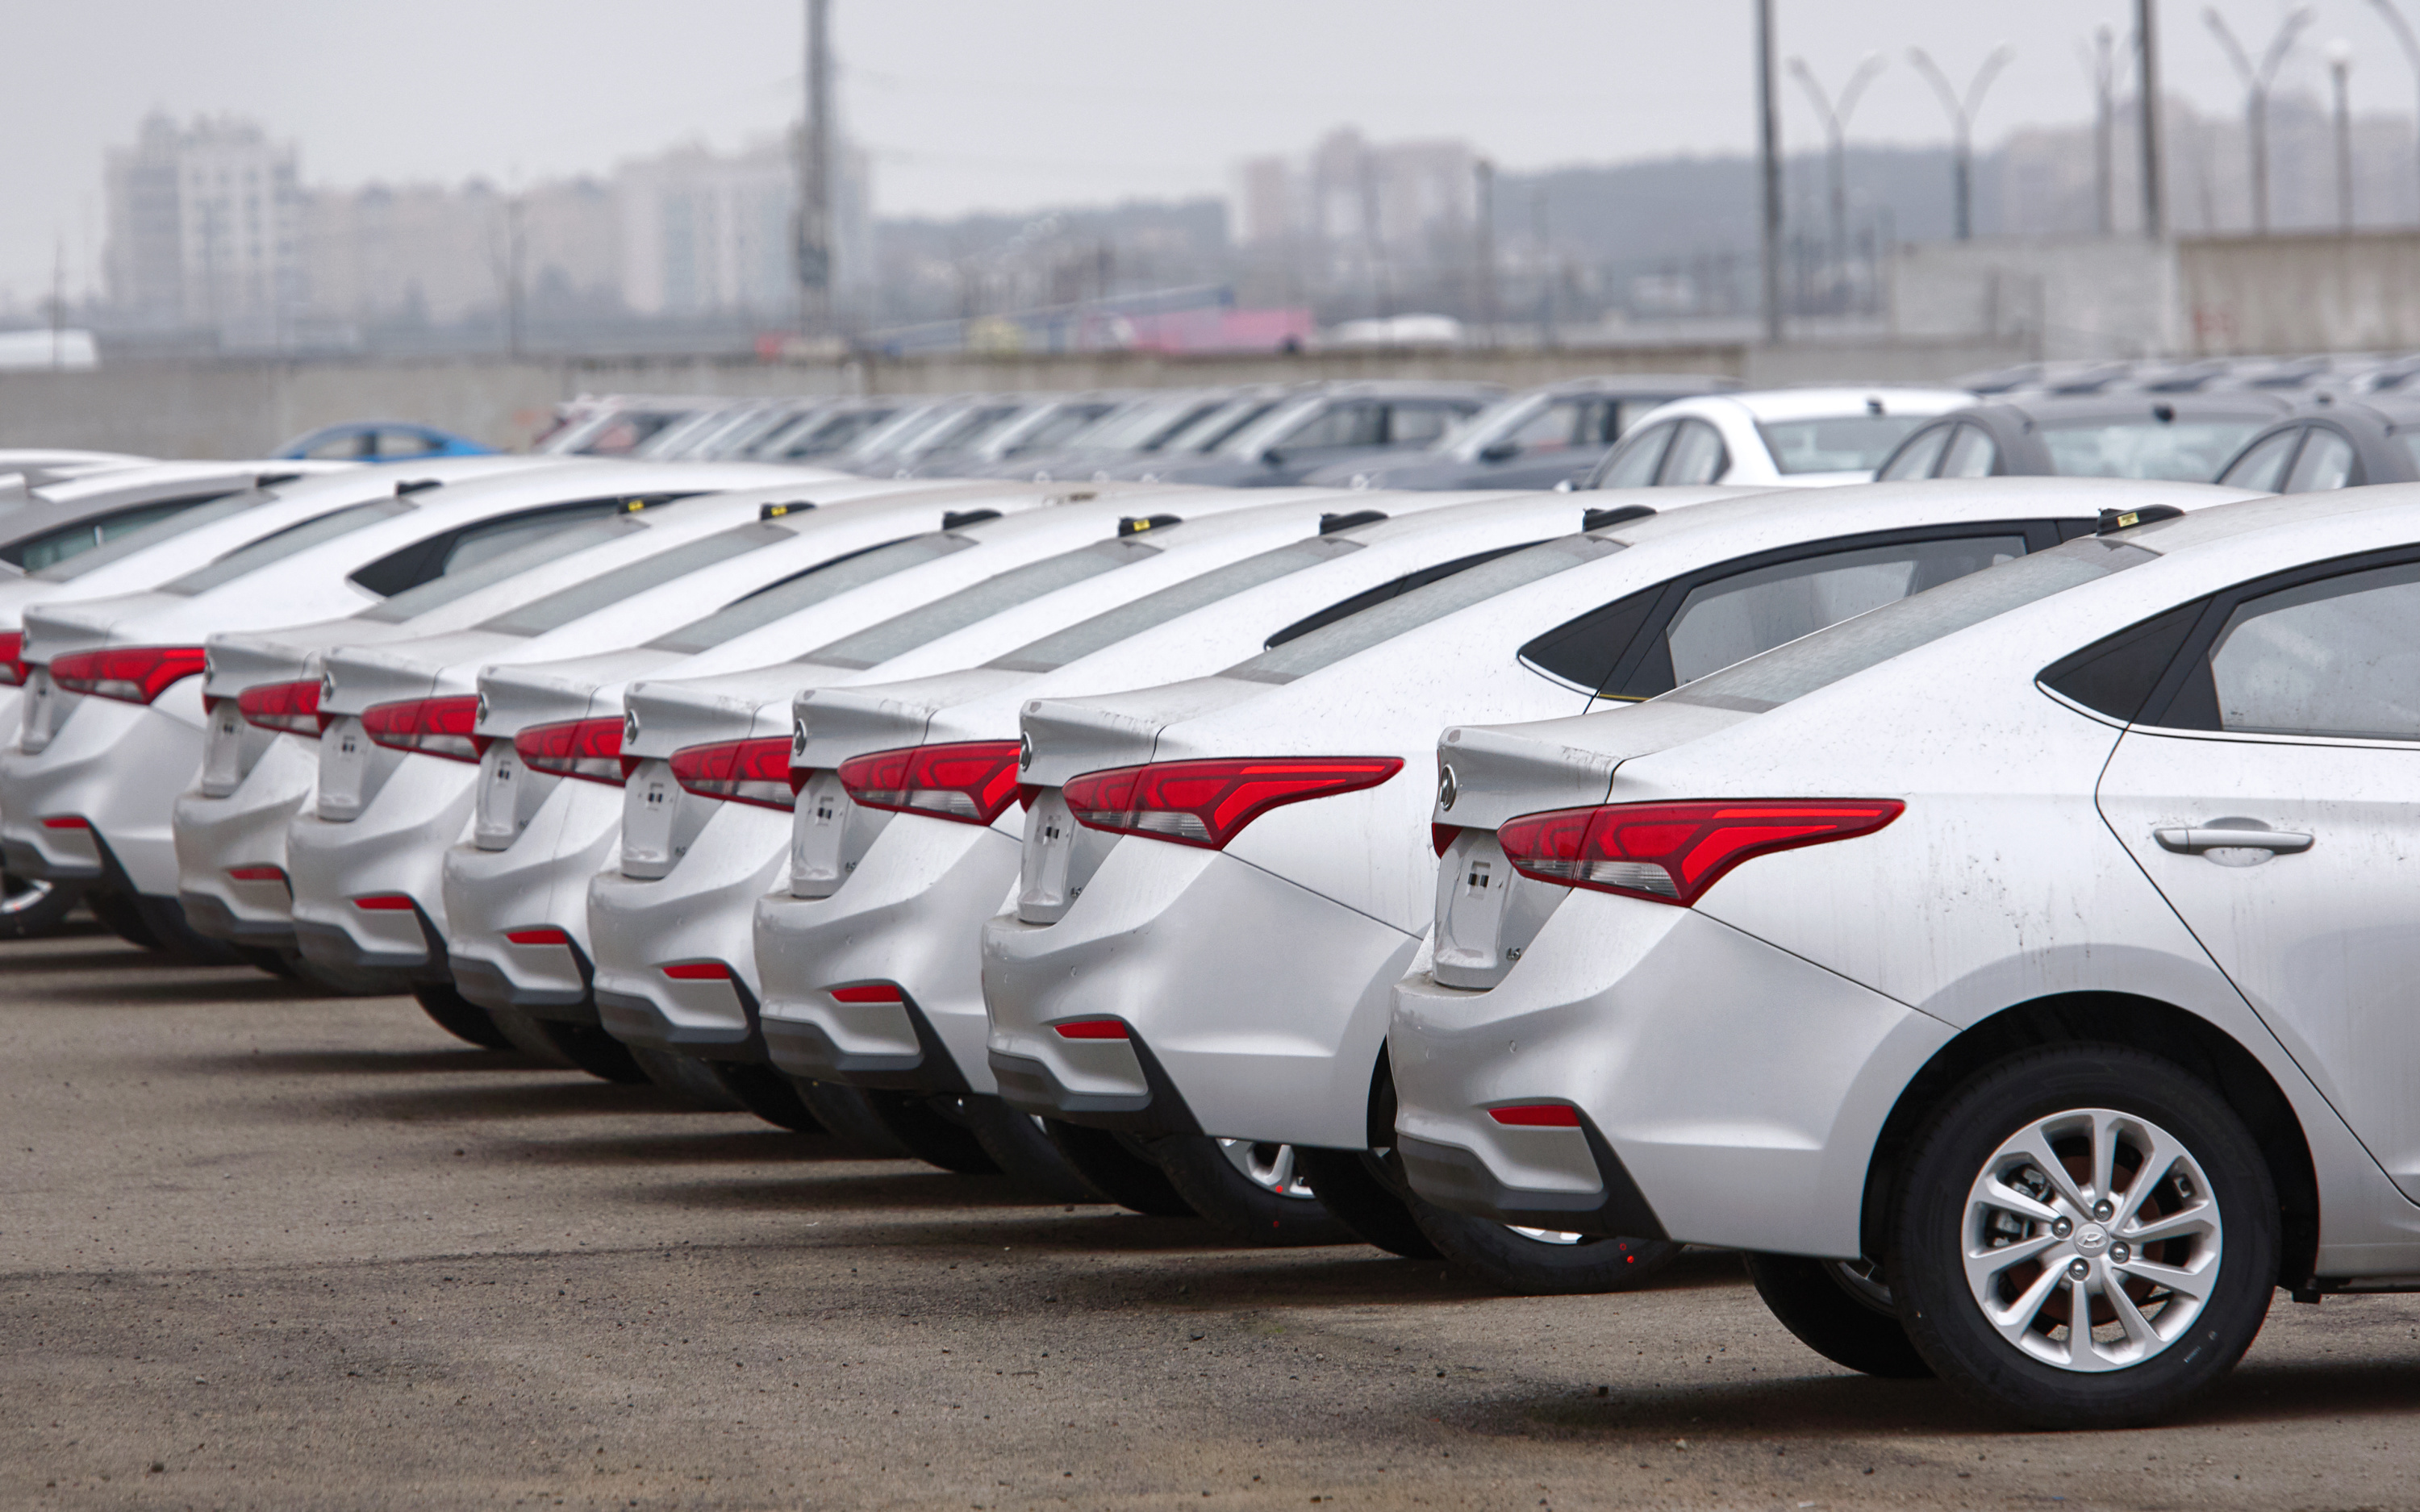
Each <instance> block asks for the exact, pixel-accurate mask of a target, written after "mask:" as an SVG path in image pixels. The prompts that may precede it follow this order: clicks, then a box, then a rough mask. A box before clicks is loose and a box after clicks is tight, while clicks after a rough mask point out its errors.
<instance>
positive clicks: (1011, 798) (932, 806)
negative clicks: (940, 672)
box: [840, 740, 1016, 825]
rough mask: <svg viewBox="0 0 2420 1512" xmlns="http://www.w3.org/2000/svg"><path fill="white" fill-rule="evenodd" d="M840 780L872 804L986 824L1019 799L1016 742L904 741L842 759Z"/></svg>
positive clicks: (852, 795) (858, 798)
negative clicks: (890, 747)
mask: <svg viewBox="0 0 2420 1512" xmlns="http://www.w3.org/2000/svg"><path fill="white" fill-rule="evenodd" d="M840 785H841V786H842V787H844V788H846V789H847V790H848V795H849V797H850V798H851V799H852V800H854V801H855V802H858V803H861V804H863V805H865V806H866V807H867V808H869V809H895V810H899V811H901V812H903V813H922V814H931V815H932V816H933V817H934V818H936V819H955V820H959V821H961V822H963V823H966V824H970V825H988V824H990V823H991V822H992V821H993V820H995V819H998V818H999V817H1000V816H1001V814H1003V813H1005V812H1007V811H1008V806H1009V805H1010V804H1012V803H1015V802H1016V741H1014V740H969V741H962V742H959V743H957V744H955V745H949V746H903V747H901V748H898V749H896V750H877V751H875V752H874V753H872V754H871V755H866V756H860V757H857V758H856V759H854V760H852V761H846V762H843V763H841V767H840Z"/></svg>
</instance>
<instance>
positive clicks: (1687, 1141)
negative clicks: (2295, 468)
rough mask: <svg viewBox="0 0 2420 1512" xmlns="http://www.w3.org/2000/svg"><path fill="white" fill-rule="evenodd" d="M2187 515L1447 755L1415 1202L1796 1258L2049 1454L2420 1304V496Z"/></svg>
mask: <svg viewBox="0 0 2420 1512" xmlns="http://www.w3.org/2000/svg"><path fill="white" fill-rule="evenodd" d="M2160 513H2164V512H2160ZM2144 520H2145V522H2144V523H2140V524H2132V525H2130V524H2129V522H2128V521H2127V520H2126V519H2125V518H2123V517H2120V518H2118V519H2116V520H2112V521H2109V522H2108V524H2107V526H2106V527H2104V529H2102V531H2101V532H2099V533H2097V534H2095V535H2093V536H2091V537H2088V538H2085V539H2079V540H2076V541H2074V542H2071V543H2070V544H2068V545H2066V546H2064V547H2061V548H2058V549H2056V550H2054V551H2050V552H2046V553H2043V554H2042V555H2040V556H2039V557H2032V558H2028V559H2026V560H2024V561H2022V562H2017V563H2010V564H2009V565H2008V566H2005V567H2001V568H1998V569H1995V570H1993V571H1992V572H1989V573H1983V574H1979V575H1977V576H1975V577H1973V578H1969V579H1963V580H1961V581H1959V582H1955V583H1951V584H1948V585H1947V586H1945V587H1943V588H1940V589H1937V590H1935V591H1933V592H1931V593H1930V594H1924V595H1922V596H1920V597H1917V598H1915V599H1911V600H1909V601H1907V602H1904V603H1901V604H1898V605H1893V606H1889V607H1886V608H1884V609H1877V610H1875V611H1874V612H1873V613H1871V614H1869V615H1866V616H1864V617H1863V618H1861V619H1858V620H1855V621H1853V622H1850V623H1849V624H1846V625H1840V626H1838V627H1836V628H1834V629H1832V630H1830V631H1828V632H1825V633H1823V634H1820V635H1816V636H1811V637H1808V638H1807V639H1806V640H1800V641H1798V642H1796V643H1795V644H1792V645H1789V646H1784V647H1782V648H1780V649H1778V650H1776V651H1774V652H1772V653H1770V654H1769V655H1766V656H1761V657H1759V658H1757V659H1755V660H1752V661H1748V662H1745V663H1744V664H1742V665H1740V666H1736V667H1733V668H1730V669H1729V670H1728V671H1721V672H1717V673H1715V674H1714V675H1713V676H1710V677H1707V678H1704V679H1702V680H1700V681H1699V682H1698V683H1695V684H1692V685H1690V686H1688V687H1683V688H1681V689H1679V690H1678V691H1676V692H1674V693H1672V694H1670V695H1668V696H1667V697H1665V698H1663V699H1659V700H1656V701H1655V702H1651V703H1648V704H1646V705H1643V706H1641V707H1639V708H1637V709H1633V710H1627V711H1623V712H1620V713H1615V714H1610V715H1604V716H1599V717H1590V718H1581V719H1570V720H1563V721H1559V722H1555V723H1550V724H1544V725H1534V726H1528V727H1520V726H1509V727H1497V728H1471V729H1456V730H1450V731H1448V732H1447V733H1446V734H1445V737H1444V739H1443V741H1442V742H1441V744H1440V746H1439V751H1440V753H1441V756H1442V760H1443V763H1444V766H1445V769H1446V772H1447V773H1448V777H1447V779H1446V780H1445V781H1444V782H1443V784H1442V786H1441V791H1440V795H1439V800H1438V804H1437V807H1436V808H1435V810H1434V816H1435V820H1436V822H1437V823H1439V824H1441V825H1451V826H1454V829H1455V831H1456V833H1457V838H1456V840H1455V841H1454V842H1453V848H1452V849H1451V850H1450V852H1449V856H1450V860H1451V861H1452V863H1453V865H1452V866H1451V867H1450V869H1449V872H1448V873H1447V875H1446V876H1445V878H1444V879H1443V880H1442V882H1441V884H1440V886H1439V888H1438V895H1437V918H1436V931H1437V940H1438V948H1437V951H1436V959H1435V966H1434V967H1433V968H1432V969H1431V970H1428V971H1424V972H1416V973H1414V974H1413V975H1411V976H1409V977H1407V978H1406V979H1405V980H1404V981H1403V982H1402V983H1401V984H1399V986H1398V988H1397V993H1396V1006H1395V1015H1394V1020H1393V1026H1392V1031H1391V1034H1390V1037H1389V1041H1388V1043H1389V1051H1390V1055H1391V1058H1392V1061H1393V1064H1394V1067H1395V1073H1396V1085H1397V1088H1398V1092H1399V1096H1400V1107H1399V1111H1398V1113H1397V1116H1396V1119H1395V1130H1396V1149H1397V1150H1398V1152H1399V1153H1400V1155H1401V1156H1402V1158H1403V1160H1404V1165H1405V1166H1406V1167H1407V1169H1408V1172H1409V1175H1410V1179H1411V1181H1412V1184H1413V1186H1414V1187H1415V1188H1416V1189H1417V1190H1418V1191H1419V1193H1420V1194H1421V1195H1422V1196H1425V1197H1427V1198H1429V1199H1431V1200H1433V1201H1435V1202H1439V1203H1444V1204H1449V1205H1450V1206H1452V1207H1455V1208H1458V1209H1461V1210H1464V1211H1469V1212H1474V1213H1481V1214H1485V1215H1488V1216H1490V1217H1493V1218H1496V1219H1498V1220H1500V1221H1505V1222H1512V1223H1537V1222H1541V1221H1549V1220H1548V1219H1547V1218H1546V1215H1549V1214H1551V1215H1552V1217H1551V1220H1550V1221H1552V1222H1554V1223H1556V1224H1559V1225H1564V1226H1568V1227H1574V1228H1578V1229H1582V1230H1587V1231H1605V1230H1608V1229H1610V1230H1618V1231H1621V1232H1624V1233H1638V1232H1645V1233H1651V1234H1660V1235H1664V1236H1668V1238H1669V1239H1671V1240H1674V1241H1678V1242H1698V1243H1707V1244H1721V1245H1730V1246H1736V1247H1738V1248H1741V1249H1745V1250H1749V1251H1754V1252H1761V1253H1760V1254H1759V1255H1758V1256H1757V1257H1756V1259H1755V1261H1754V1264H1753V1270H1754V1273H1755V1274H1756V1277H1757V1280H1758V1284H1759V1287H1760V1288H1761V1290H1762V1292H1763V1294H1764V1296H1765V1298H1766V1300H1767V1302H1768V1303H1769V1304H1771V1305H1772V1306H1773V1308H1774V1310H1775V1311H1776V1313H1777V1314H1778V1315H1779V1317H1780V1319H1781V1320H1782V1321H1783V1322H1784V1323H1785V1324H1786V1325H1787V1326H1788V1327H1789V1328H1790V1329H1791V1330H1792V1332H1793V1333H1795V1334H1796V1335H1798V1336H1799V1337H1800V1338H1801V1339H1803V1340H1805V1341H1806V1342H1807V1343H1808V1344H1809V1345H1811V1346H1812V1347H1813V1348H1815V1349H1816V1350H1819V1351H1821V1352H1823V1354H1825V1355H1828V1356H1829V1357H1830V1358H1832V1359H1833V1360H1835V1361H1837V1362H1838V1363H1840V1364H1843V1365H1850V1366H1852V1367H1854V1368H1856V1369H1860V1370H1865V1371H1869V1372H1872V1373H1876V1374H1883V1375H1923V1374H1926V1373H1931V1374H1935V1375H1938V1376H1939V1377H1940V1378H1941V1380H1942V1381H1945V1382H1946V1383H1947V1384H1948V1385H1950V1386H1952V1387H1954V1388H1956V1389H1958V1390H1959V1391H1961V1392H1962V1393H1964V1394H1965V1395H1967V1396H1970V1397H1973V1398H1976V1399H1978V1400H1979V1401H1981V1402H1983V1403H1985V1404H1987V1405H1988V1406H1990V1407H1991V1408H1993V1410H1995V1411H1997V1412H2001V1413H2003V1414H2005V1415H2007V1416H2009V1417H2011V1418H2013V1419H2016V1420H2018V1421H2021V1422H2024V1423H2028V1424H2032V1425H2035V1426H2039V1427H2120V1426H2127V1425H2133V1424H2139V1423H2143V1422H2147V1421H2150V1420H2152V1419H2155V1418H2158V1417H2161V1416H2163V1415H2165V1414H2167V1413H2171V1412H2176V1411H2178V1410H2180V1408H2182V1407H2183V1406H2184V1405H2186V1404H2187V1403H2188V1402H2190V1401H2191V1400H2192V1399H2193V1398H2194V1397H2195V1395H2196V1394H2197V1393H2199V1392H2201V1391H2202V1390H2204V1389H2205V1388H2207V1387H2209V1386H2210V1385H2211V1383H2212V1382H2213V1381H2216V1380H2217V1379H2218V1378H2219V1377H2220V1376H2222V1375H2224V1374H2225V1373H2226V1371H2227V1369H2228V1368H2229V1367H2231V1366H2232V1365H2234V1363H2235V1361H2236V1360H2237V1359H2238V1358H2239V1357H2240V1356H2242V1353H2243V1351H2244V1350H2245V1348H2246V1347H2247V1346H2248V1345H2249V1344H2250V1343H2251V1342H2252V1339H2253V1336H2254V1335H2255V1334H2256V1333H2257V1331H2258V1329H2259V1327H2260V1323H2261V1320H2262V1319H2263V1318H2264V1316H2265V1315H2266V1313H2267V1311H2268V1308H2269V1304H2270V1301H2271V1296H2272V1293H2273V1290H2274V1288H2279V1287H2283V1288H2288V1289H2290V1290H2291V1291H2292V1292H2293V1294H2294V1295H2295V1297H2296V1298H2297V1299H2298V1300H2302V1301H2308V1302H2316V1301H2318V1300H2319V1297H2320V1296H2321V1295H2323V1294H2327V1293H2333V1292H2354V1291H2387V1290H2406V1289H2412V1288H2420V1103H2415V1102H2414V1100H2413V1098H2412V1086H2413V1085H2414V1082H2415V1080H2416V1079H2420V1018H2415V1017H2414V1016H2413V1015H2412V1013H2410V1012H2408V1011H2405V1009H2404V1007H2403V1005H2404V1002H2405V999H2406V996H2407V995H2408V993H2409V991H2410V984H2411V982H2412V980H2414V978H2415V977H2420V931H2415V930H2414V929H2413V928H2412V889H2411V856H2412V850H2413V846H2414V841H2415V825H2414V817H2415V813H2420V809H2415V806H2414V803H2413V801H2412V794H2413V790H2414V782H2413V779H2414V775H2415V764H2420V652H2415V650H2414V646H2415V642H2414V640H2413V637H2412V625H2415V624H2420V487H2412V486H2401V487H2381V488H2375V489H2357V490H2350V491H2348V492H2346V493H2341V494H2336V495H2334V496H2331V497H2329V498H2328V499H2327V500H2326V501H2324V502H2323V503H2315V502H2314V501H2310V500H2307V499H2278V500H2263V501H2257V502H2252V503H2242V504H2235V505H2229V506H2223V507H2220V508H2215V509H2211V510H2207V511H2202V512H2198V513H2196V514H2194V515H2191V516H2187V517H2176V518H2160V519H2153V518H2152V517H2151V513H2150V512H2147V513H2146V515H2145V517H2144ZM1482 884H1483V885H1482Z"/></svg>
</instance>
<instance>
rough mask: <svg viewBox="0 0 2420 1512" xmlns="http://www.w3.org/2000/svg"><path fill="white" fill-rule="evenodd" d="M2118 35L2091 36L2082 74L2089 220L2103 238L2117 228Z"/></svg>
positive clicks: (2106, 31) (2096, 33)
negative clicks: (2088, 93) (2087, 107)
mask: <svg viewBox="0 0 2420 1512" xmlns="http://www.w3.org/2000/svg"><path fill="white" fill-rule="evenodd" d="M2117 51H2118V34H2117V33H2115V32H2113V31H2111V30H2110V29H2109V28H2108V27H2106V26H2102V27H2101V28H2099V29H2098V30H2096V31H2094V32H2093V34H2092V47H2091V49H2090V50H2089V51H2088V52H2086V54H2084V71H2085V73H2086V76H2088V77H2089V78H2090V79H2091V80H2092V217H2093V224H2094V225H2095V227H2096V228H2097V229H2098V230H2099V231H2100V233H2101V234H2102V236H2104V237H2105V236H2107V235H2109V234H2110V233H2111V232H2112V231H2114V230H2116V229H2117V225H2118V184H2117V168H2118V163H2117V152H2116V147H2117V132H2118V56H2117Z"/></svg>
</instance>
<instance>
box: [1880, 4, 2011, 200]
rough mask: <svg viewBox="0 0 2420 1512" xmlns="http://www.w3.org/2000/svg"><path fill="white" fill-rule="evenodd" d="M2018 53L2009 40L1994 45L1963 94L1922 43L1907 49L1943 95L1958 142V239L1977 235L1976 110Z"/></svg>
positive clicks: (1929, 80)
mask: <svg viewBox="0 0 2420 1512" xmlns="http://www.w3.org/2000/svg"><path fill="white" fill-rule="evenodd" d="M2014 56H2016V53H2015V51H2014V50H2013V49H2011V48H2010V47H2009V44H2008V43H2006V42H2002V43H2000V44H1999V45H1997V46H1995V47H1993V49H1992V52H1991V54H1990V55H1989V56H1988V57H1986V58H1984V59H1983V63H1982V66H1981V67H1980V68H1978V69H1976V70H1975V77H1974V79H1973V80H1971V81H1970V82H1969V83H1968V84H1967V85H1966V93H1965V94H1964V95H1960V94H1959V93H1958V90H1957V88H1956V87H1955V86H1954V85H1951V84H1950V82H1949V76H1948V75H1947V74H1946V73H1944V72H1942V71H1941V66H1940V65H1939V64H1937V63H1935V62H1933V61H1932V55H1931V54H1929V53H1927V52H1925V50H1924V49H1922V48H1920V47H1911V48H1909V49H1908V50H1907V60H1908V62H1909V63H1911V64H1913V65H1914V66H1915V68H1916V72H1918V73H1921V74H1923V75H1924V82H1925V83H1927V84H1929V85H1932V92H1933V93H1934V94H1936V95H1939V96H1940V97H1941V108H1942V109H1943V110H1944V111H1947V113H1948V115H1949V129H1950V131H1951V132H1952V134H1953V138H1954V141H1955V143H1956V158H1955V164H1956V185H1957V194H1958V239H1959V240H1961V241H1970V240H1972V239H1974V236H1975V113H1976V112H1977V111H1978V110H1980V109H1981V108H1982V106H1983V93H1984V91H1985V90H1987V89H1990V88H1991V87H1992V81H1993V79H1996V78H1998V77H1999V76H2000V70H2001V69H2005V68H2007V67H2008V66H2009V59H2010V58H2012V57H2014Z"/></svg>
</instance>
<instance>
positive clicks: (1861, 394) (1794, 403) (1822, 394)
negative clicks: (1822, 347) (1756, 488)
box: [1641, 383, 1975, 423]
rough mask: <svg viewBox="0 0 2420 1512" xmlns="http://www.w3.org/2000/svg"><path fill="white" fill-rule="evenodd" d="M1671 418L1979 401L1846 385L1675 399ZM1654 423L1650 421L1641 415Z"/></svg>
mask: <svg viewBox="0 0 2420 1512" xmlns="http://www.w3.org/2000/svg"><path fill="white" fill-rule="evenodd" d="M1672 402H1673V404H1674V406H1676V407H1679V406H1687V407H1688V408H1687V409H1679V408H1675V409H1674V410H1673V413H1676V414H1681V413H1691V412H1695V413H1708V412H1713V411H1714V410H1715V409H1718V408H1719V407H1723V406H1736V407H1737V408H1738V409H1741V410H1744V411H1745V413H1746V415H1747V418H1749V419H1750V420H1754V421H1758V422H1760V423H1761V422H1767V421H1777V420H1822V419H1826V418H1829V417H1832V416H1838V415H1861V414H1865V413H1868V412H1869V410H1870V409H1871V407H1872V406H1874V405H1876V404H1880V405H1881V406H1882V412H1883V413H1885V414H1900V415H1904V414H1911V413H1913V414H1919V415H1935V414H1940V413H1943V412H1945V411H1947V410H1950V409H1964V408H1966V407H1967V406H1969V405H1972V404H1973V403H1974V402H1975V396H1974V395H1973V394H1971V393H1967V392H1966V391H1965V390H1963V389H1946V388H1941V389H1936V388H1923V387H1916V386H1914V385H1896V384H1886V383H1878V384H1874V385H1872V386H1871V387H1865V388H1852V387H1848V386H1845V385H1841V386H1834V387H1826V388H1815V387H1809V388H1804V389H1748V390H1743V391H1741V392H1740V393H1709V394H1699V395H1698V396H1696V397H1693V398H1687V399H1675V400H1674V401H1672ZM1641 418H1642V419H1652V418H1653V417H1652V416H1642V417H1641Z"/></svg>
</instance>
